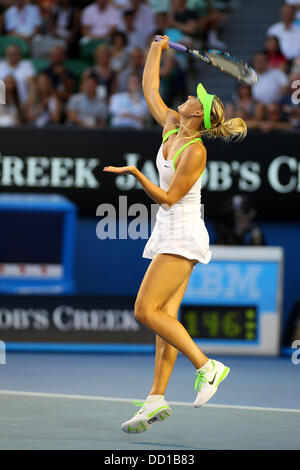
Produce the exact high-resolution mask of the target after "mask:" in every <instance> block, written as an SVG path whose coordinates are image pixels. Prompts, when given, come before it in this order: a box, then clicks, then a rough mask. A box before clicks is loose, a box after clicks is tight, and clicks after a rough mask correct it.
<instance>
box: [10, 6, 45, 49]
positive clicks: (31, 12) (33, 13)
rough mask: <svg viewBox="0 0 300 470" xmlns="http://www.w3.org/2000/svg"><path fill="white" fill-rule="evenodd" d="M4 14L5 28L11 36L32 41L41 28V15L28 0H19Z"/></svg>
mask: <svg viewBox="0 0 300 470" xmlns="http://www.w3.org/2000/svg"><path fill="white" fill-rule="evenodd" d="M15 3H16V5H13V6H11V7H10V8H8V9H7V10H6V12H5V14H4V28H5V31H6V32H7V33H8V34H9V35H10V36H17V37H19V38H22V39H24V40H26V41H30V40H31V39H32V38H33V36H34V35H35V34H37V33H38V32H39V30H40V26H41V15H40V10H39V8H38V7H37V6H36V5H31V3H30V1H28V0H17V1H16V2H15Z"/></svg>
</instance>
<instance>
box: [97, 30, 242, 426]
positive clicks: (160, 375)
mask: <svg viewBox="0 0 300 470" xmlns="http://www.w3.org/2000/svg"><path fill="white" fill-rule="evenodd" d="M168 42H169V38H168V37H167V36H164V37H163V39H162V40H161V41H159V42H156V41H154V42H153V43H152V44H151V47H150V50H149V54H148V57H147V61H146V64H145V69H144V74H143V91H144V95H145V98H146V101H147V104H148V107H149V110H150V112H151V114H152V116H153V117H154V118H155V119H156V121H157V122H158V123H159V124H160V125H161V126H162V127H163V142H162V145H161V147H160V149H159V151H158V154H157V158H156V165H157V168H158V172H159V177H160V187H158V186H157V185H155V184H153V183H152V182H151V181H150V180H149V179H148V178H146V177H145V176H144V175H143V174H142V173H141V172H140V171H139V170H138V169H137V168H136V167H134V166H126V167H113V166H108V167H105V168H104V171H107V172H112V173H117V174H132V175H133V176H135V178H136V179H137V180H138V181H139V183H140V184H141V185H142V187H143V188H144V190H145V191H146V193H147V194H148V195H149V196H150V197H151V198H152V199H153V200H154V201H155V202H156V203H157V204H159V205H160V207H159V210H158V212H157V216H156V223H155V226H154V229H153V232H152V234H151V237H150V238H149V240H148V242H147V244H146V246H145V249H144V252H143V257H145V258H150V259H152V262H151V263H150V265H149V267H148V269H147V272H146V274H145V276H144V279H143V281H142V284H141V286H140V289H139V292H138V295H137V298H136V302H135V317H136V319H137V320H138V321H139V322H140V323H142V324H143V325H145V326H146V327H147V328H149V329H150V330H152V331H153V332H154V333H155V334H156V356H155V372H154V381H153V385H152V388H151V390H150V393H149V395H148V397H147V398H146V400H145V402H134V404H135V405H137V406H140V407H141V408H140V410H139V411H138V412H137V413H136V414H135V415H134V417H133V418H131V419H130V420H129V421H126V422H125V423H123V424H122V429H123V431H125V432H127V433H140V432H144V431H146V430H147V429H149V428H150V426H151V425H152V423H154V422H159V421H163V420H165V419H166V418H168V417H169V416H170V415H171V414H172V410H171V408H170V406H169V405H168V403H167V401H166V400H165V397H164V395H165V390H166V387H167V384H168V381H169V378H170V375H171V373H172V370H173V367H174V364H175V361H176V357H177V352H178V351H181V352H182V353H183V354H184V355H185V356H186V357H187V358H188V359H189V360H190V361H191V363H192V364H193V366H194V367H195V369H196V372H195V373H196V375H197V377H196V383H195V390H197V396H196V399H195V402H194V406H195V407H196V408H197V407H200V406H202V405H203V404H204V403H206V402H207V401H208V400H209V399H210V398H211V397H212V396H213V395H214V393H215V392H216V391H217V388H218V385H219V384H220V383H221V382H222V381H223V380H224V379H225V378H226V376H227V375H228V372H229V367H226V366H225V365H224V364H222V363H221V362H218V361H216V360H213V359H210V358H208V357H207V356H206V355H205V354H204V353H203V352H202V351H201V350H200V349H199V348H198V346H197V345H196V344H195V342H194V341H193V339H192V338H191V336H190V335H189V334H188V332H187V331H186V329H185V328H184V327H183V325H182V324H181V323H180V322H179V321H178V320H177V313H178V309H179V306H180V303H181V301H182V298H183V295H184V292H185V290H186V287H187V284H188V280H189V277H190V275H191V273H192V271H193V268H194V266H195V265H196V264H197V263H199V262H200V263H203V264H207V263H208V262H209V261H210V258H211V252H210V249H209V237H208V233H207V230H206V227H205V225H204V222H203V219H202V218H201V215H200V190H201V176H202V173H203V171H204V169H205V165H206V149H205V147H204V145H203V142H202V139H201V137H202V136H204V137H209V138H215V137H220V138H222V139H224V140H225V141H230V140H231V139H242V138H244V137H245V136H246V134H247V127H246V124H245V123H244V121H243V120H242V119H231V120H230V121H225V118H224V106H223V104H222V102H221V101H220V99H219V98H218V97H217V96H215V95H210V94H208V93H207V92H206V90H205V89H204V87H203V85H202V84H199V85H198V87H197V96H189V97H188V99H187V101H186V102H185V103H183V104H182V105H180V106H179V107H178V112H176V111H173V110H171V109H169V108H168V107H167V106H166V105H165V103H164V102H163V101H162V99H161V97H160V94H159V68H160V60H161V55H162V51H163V50H167V49H168V48H169V45H168Z"/></svg>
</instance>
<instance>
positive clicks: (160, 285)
mask: <svg viewBox="0 0 300 470" xmlns="http://www.w3.org/2000/svg"><path fill="white" fill-rule="evenodd" d="M192 269H193V262H192V261H190V260H188V259H186V258H183V257H181V256H177V255H171V254H170V255H169V254H159V255H157V256H156V257H155V258H154V259H153V260H152V262H151V264H150V266H149V268H148V270H147V272H146V274H145V277H144V279H143V281H142V284H141V287H140V289H139V292H138V295H137V299H136V302H135V316H136V318H137V320H138V321H140V322H141V323H142V324H144V325H145V326H147V327H148V328H149V329H151V330H152V331H154V333H156V334H157V335H159V336H160V337H161V338H163V339H164V340H165V341H166V342H167V343H169V344H170V345H172V346H173V348H175V349H177V350H178V351H181V352H182V353H183V354H184V355H185V356H186V357H187V358H188V359H189V360H190V361H191V362H192V364H193V365H194V366H195V368H196V369H199V368H200V367H202V366H203V365H204V364H205V363H206V362H207V361H208V358H207V357H206V356H205V355H204V354H203V353H202V351H201V350H200V349H199V348H198V346H197V345H196V344H195V342H194V341H193V340H192V338H191V337H190V335H189V334H188V332H187V331H186V329H185V328H184V327H183V325H182V324H181V323H180V322H179V321H178V320H177V319H176V318H174V317H172V316H170V315H168V314H167V313H165V312H164V311H163V310H162V308H163V306H164V305H165V303H166V302H167V300H168V299H170V297H171V296H172V295H174V293H175V292H176V291H177V290H178V289H179V288H180V286H181V284H182V283H183V281H184V280H185V279H186V277H187V276H188V275H190V274H191V272H192Z"/></svg>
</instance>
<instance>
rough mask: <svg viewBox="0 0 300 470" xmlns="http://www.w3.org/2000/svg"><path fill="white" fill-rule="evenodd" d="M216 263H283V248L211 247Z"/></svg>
mask: <svg viewBox="0 0 300 470" xmlns="http://www.w3.org/2000/svg"><path fill="white" fill-rule="evenodd" d="M211 251H212V258H213V260H214V261H255V262H260V261H281V260H282V258H283V248H282V247H280V246H234V247H230V246H227V245H211Z"/></svg>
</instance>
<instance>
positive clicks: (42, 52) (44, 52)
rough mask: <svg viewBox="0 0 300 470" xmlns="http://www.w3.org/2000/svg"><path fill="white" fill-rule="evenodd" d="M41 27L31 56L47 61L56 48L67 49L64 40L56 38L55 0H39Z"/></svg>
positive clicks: (35, 36) (35, 38) (34, 38)
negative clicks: (52, 50)
mask: <svg viewBox="0 0 300 470" xmlns="http://www.w3.org/2000/svg"><path fill="white" fill-rule="evenodd" d="M39 5H40V14H41V25H40V31H39V34H35V35H34V37H33V38H32V42H31V55H32V56H33V57H38V58H44V59H47V58H48V56H49V53H50V51H51V49H52V48H53V47H54V46H61V47H66V45H67V43H66V41H65V39H64V38H58V37H56V36H54V3H53V0H52V1H51V0H39Z"/></svg>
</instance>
